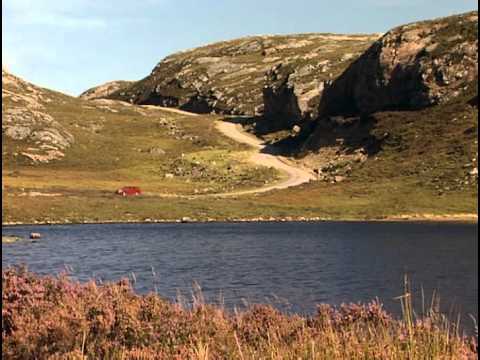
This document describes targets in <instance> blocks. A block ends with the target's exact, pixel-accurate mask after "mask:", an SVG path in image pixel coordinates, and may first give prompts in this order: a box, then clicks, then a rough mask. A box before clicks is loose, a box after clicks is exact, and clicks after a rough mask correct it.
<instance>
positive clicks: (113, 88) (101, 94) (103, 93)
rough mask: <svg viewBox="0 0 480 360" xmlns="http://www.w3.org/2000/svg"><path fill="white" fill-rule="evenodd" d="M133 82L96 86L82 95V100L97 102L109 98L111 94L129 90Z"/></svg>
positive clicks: (112, 82)
mask: <svg viewBox="0 0 480 360" xmlns="http://www.w3.org/2000/svg"><path fill="white" fill-rule="evenodd" d="M133 83H134V82H133V81H121V80H119V81H110V82H108V83H105V84H102V85H99V86H95V87H93V88H91V89H88V90H86V91H84V92H83V93H81V94H80V96H79V97H80V98H81V99H84V100H95V99H104V98H108V97H109V96H110V95H111V94H113V93H115V92H117V91H121V90H123V89H126V88H128V87H129V86H131V85H132V84H133Z"/></svg>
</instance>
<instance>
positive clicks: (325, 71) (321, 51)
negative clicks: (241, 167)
mask: <svg viewBox="0 0 480 360" xmlns="http://www.w3.org/2000/svg"><path fill="white" fill-rule="evenodd" d="M377 38H378V35H333V34H301V35H289V36H253V37H248V38H243V39H237V40H231V41H225V42H220V43H215V44H211V45H207V46H203V47H200V48H196V49H192V50H188V51H183V52H180V53H176V54H173V55H171V56H168V57H167V58H165V59H164V60H162V61H161V62H160V63H159V64H158V65H157V66H156V67H155V68H154V69H153V70H152V72H151V74H150V75H148V76H147V77H146V78H145V79H143V80H141V81H139V82H136V83H134V84H133V85H132V86H130V87H129V88H126V89H122V90H119V91H117V92H115V93H113V94H111V95H110V96H108V97H109V98H112V99H119V100H125V101H129V102H131V103H135V104H150V105H162V106H173V107H178V108H180V109H183V110H187V111H192V112H197V113H210V112H216V113H220V114H233V115H248V116H253V115H255V114H261V113H263V88H264V86H265V85H266V84H267V81H268V79H266V77H265V75H266V73H267V72H269V71H272V72H275V71H278V70H279V69H280V68H281V69H282V71H283V69H286V68H295V69H296V73H295V76H291V81H293V82H294V83H295V84H296V85H297V92H298V93H299V96H300V97H302V99H303V101H304V102H305V106H304V107H303V108H304V110H305V111H308V109H307V107H308V106H307V103H309V101H312V105H313V103H314V102H315V99H314V98H315V96H316V95H318V89H319V88H321V86H322V83H323V82H324V81H327V80H328V79H333V78H335V77H336V76H338V75H339V74H340V73H341V72H342V71H343V70H345V69H346V67H347V66H348V65H349V64H350V63H351V62H352V61H353V60H354V59H355V58H356V57H358V56H359V55H360V54H361V53H362V52H363V51H364V50H365V49H366V48H367V47H368V46H369V45H370V44H371V43H372V42H373V41H374V40H375V39H377Z"/></svg>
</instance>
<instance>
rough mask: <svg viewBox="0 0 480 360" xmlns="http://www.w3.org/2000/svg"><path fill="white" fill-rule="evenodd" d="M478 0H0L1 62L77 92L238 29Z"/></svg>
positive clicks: (406, 17)
mask: <svg viewBox="0 0 480 360" xmlns="http://www.w3.org/2000/svg"><path fill="white" fill-rule="evenodd" d="M477 9H478V3H477V0H361V1H359V0H295V1H292V0H181V1H179V0H136V1H131V0H101V1H99V0H2V65H3V66H4V67H6V68H7V69H8V70H9V71H10V72H12V73H13V74H15V75H18V76H20V77H22V78H24V79H25V80H28V81H30V82H33V83H35V84H37V85H40V86H44V87H48V88H51V89H54V90H58V91H62V92H65V93H67V94H70V95H79V94H80V93H81V92H83V91H84V90H86V89H88V88H90V87H92V86H96V85H99V84H102V83H104V82H107V81H111V80H138V79H141V78H143V77H145V76H147V75H148V74H149V73H150V72H151V70H152V69H153V68H154V66H155V65H156V64H157V63H158V62H159V61H160V60H162V59H163V58H164V57H165V56H167V55H170V54H172V53H174V52H176V51H179V50H185V49H190V48H193V47H197V46H201V45H204V44H208V43H212V42H215V41H221V40H228V39H234V38H238V37H242V36H247V35H260V34H291V33H313V32H330V33H378V32H386V31H388V30H389V29H390V28H392V27H395V26H398V25H402V24H405V23H409V22H413V21H418V20H424V19H430V18H436V17H440V16H447V15H451V14H457V13H462V12H466V11H471V10H477Z"/></svg>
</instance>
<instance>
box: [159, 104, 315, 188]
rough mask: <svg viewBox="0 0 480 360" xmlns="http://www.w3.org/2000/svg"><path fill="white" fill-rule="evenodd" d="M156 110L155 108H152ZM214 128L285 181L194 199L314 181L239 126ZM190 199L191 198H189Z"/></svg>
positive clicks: (310, 174)
mask: <svg viewBox="0 0 480 360" xmlns="http://www.w3.org/2000/svg"><path fill="white" fill-rule="evenodd" d="M152 108H156V109H158V107H157V106H155V107H152ZM161 109H162V110H165V111H169V112H173V113H177V114H181V115H186V116H198V114H194V113H189V112H186V111H182V110H179V109H174V108H161ZM215 126H216V128H217V129H218V131H220V132H221V133H222V134H223V135H225V136H227V137H229V138H230V139H232V140H235V141H237V142H239V143H243V144H246V145H249V146H251V147H252V148H253V153H252V155H251V157H250V159H249V161H250V162H251V163H253V164H255V165H259V166H266V167H272V168H274V169H277V170H278V171H280V172H281V173H282V174H285V175H286V179H285V180H282V181H279V182H276V183H274V184H272V185H269V186H264V187H261V188H256V189H250V190H239V191H233V192H229V193H221V194H209V195H198V196H195V197H205V196H214V197H229V196H240V195H250V194H259V193H265V192H268V191H272V190H281V189H286V188H289V187H293V186H299V185H302V184H305V183H308V182H309V181H310V180H314V179H315V175H314V174H313V172H311V171H310V170H308V169H304V168H301V167H299V166H297V165H296V164H294V163H293V162H291V161H289V160H288V159H286V158H284V157H281V156H277V155H272V154H268V153H266V152H265V148H266V146H265V144H264V143H263V142H262V140H260V139H259V138H257V137H255V136H253V135H251V134H249V133H247V132H245V131H244V130H243V128H242V126H241V125H239V124H234V123H231V122H228V121H216V123H215ZM190 197H191V196H190Z"/></svg>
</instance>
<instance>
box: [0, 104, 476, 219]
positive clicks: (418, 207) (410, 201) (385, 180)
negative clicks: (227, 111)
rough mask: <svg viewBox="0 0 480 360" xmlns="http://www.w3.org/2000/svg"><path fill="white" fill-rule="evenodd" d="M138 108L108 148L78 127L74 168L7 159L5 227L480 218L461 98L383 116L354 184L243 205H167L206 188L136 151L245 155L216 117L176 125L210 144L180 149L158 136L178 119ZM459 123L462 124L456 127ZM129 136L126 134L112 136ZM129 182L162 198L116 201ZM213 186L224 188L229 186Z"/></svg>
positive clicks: (470, 130) (470, 133)
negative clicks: (171, 175)
mask: <svg viewBox="0 0 480 360" xmlns="http://www.w3.org/2000/svg"><path fill="white" fill-rule="evenodd" d="M70 106H71V105H70ZM132 109H133V107H129V108H128V110H127V111H126V112H125V113H122V114H114V113H109V112H108V111H107V112H105V113H104V114H103V115H102V116H106V118H107V119H110V121H112V123H111V124H110V125H108V121H107V122H106V124H105V129H106V130H103V131H102V132H101V134H102V133H103V135H101V134H98V135H96V136H98V137H99V139H103V140H102V141H99V140H97V141H93V140H92V137H91V135H88V136H87V135H86V132H85V130H82V129H81V128H79V130H78V131H77V132H76V133H75V136H76V137H77V142H76V145H74V147H73V148H72V149H71V153H70V155H69V156H67V158H66V159H65V161H60V162H57V163H53V164H50V165H42V166H33V167H32V166H26V165H21V164H9V163H8V162H7V166H6V167H5V168H4V171H3V179H4V184H5V185H7V186H9V188H7V191H5V192H4V197H3V208H4V217H3V221H4V222H5V221H7V222H10V221H22V222H29V223H31V222H34V221H58V220H60V221H64V220H68V221H72V222H81V221H105V220H117V221H143V220H145V219H168V220H175V219H179V218H181V217H184V216H188V217H192V218H196V219H199V220H207V219H216V220H225V219H240V218H258V217H263V218H269V217H284V218H286V217H293V218H301V217H321V218H333V219H381V218H385V217H391V216H396V215H402V214H437V215H441V214H445V215H449V214H450V215H452V214H458V213H475V212H476V211H477V196H476V195H477V187H476V182H475V181H471V180H469V182H470V184H469V185H465V184H463V185H460V184H459V183H458V181H457V180H458V179H462V182H464V181H466V180H465V177H466V174H468V172H469V171H470V170H471V167H467V168H463V165H464V164H468V163H471V160H472V159H473V158H474V157H475V156H476V150H475V149H476V144H475V141H476V140H475V138H476V130H477V124H478V113H477V111H476V109H474V108H471V107H465V106H464V104H463V103H462V102H461V101H460V103H453V104H450V105H447V106H442V107H438V108H432V109H427V110H424V111H423V112H421V113H418V112H410V113H408V112H405V113H402V112H396V113H381V114H377V115H376V117H377V122H376V127H375V129H374V130H373V131H374V132H377V133H380V134H383V133H384V132H385V131H389V133H390V134H391V135H390V137H389V139H388V140H386V142H385V144H384V145H383V151H381V152H380V153H379V154H377V157H376V159H375V157H372V158H370V159H369V160H367V162H366V163H364V164H363V165H358V168H356V169H355V171H354V172H353V175H352V177H351V178H350V179H348V180H347V181H345V182H342V183H338V184H330V183H325V182H316V183H311V184H308V185H303V186H300V187H298V188H292V189H287V190H283V191H274V192H271V193H267V194H261V195H256V196H245V197H241V198H237V199H235V198H232V199H215V198H203V199H198V198H197V199H195V198H192V199H181V198H168V199H167V198H163V197H160V196H158V194H157V195H155V194H154V193H158V192H162V193H163V192H169V191H171V192H184V193H189V192H190V193H191V191H192V188H193V187H200V186H199V184H201V183H188V182H186V181H185V180H186V179H176V180H169V181H166V180H165V178H164V175H163V172H162V171H161V167H162V166H168V161H169V160H167V163H166V164H164V163H163V162H162V161H159V160H158V159H150V158H149V157H148V156H147V155H146V154H144V153H138V152H132V151H130V150H131V148H132V147H142V148H148V147H151V146H161V147H162V148H163V149H165V150H166V151H167V153H168V154H169V156H168V158H176V157H179V156H181V154H180V152H184V153H186V154H187V155H186V156H187V158H191V157H193V156H195V157H196V158H198V159H200V158H201V157H203V158H204V159H206V162H211V160H212V159H216V161H217V162H219V163H220V162H221V161H220V160H219V155H222V154H223V155H227V154H228V152H229V151H231V150H232V149H235V150H241V149H239V148H237V146H236V145H234V144H231V143H230V142H229V141H228V140H226V139H223V138H221V137H220V136H219V135H218V134H216V133H215V131H210V130H212V129H211V122H210V121H209V120H208V119H197V118H185V117H183V118H182V117H179V118H177V120H178V123H180V124H181V125H182V127H184V129H185V131H188V132H189V133H191V134H197V135H202V141H203V142H204V143H203V147H202V146H194V145H192V144H191V143H190V142H185V143H184V142H175V141H172V140H171V139H170V138H169V137H162V136H158V137H157V136H151V132H152V130H153V129H156V128H155V126H156V125H155V124H157V122H158V116H160V117H162V118H170V117H178V115H172V114H167V113H163V112H162V111H156V112H154V113H152V114H151V115H150V116H151V117H148V116H142V117H139V115H138V113H136V112H134V111H133V110H132ZM57 111H60V109H57ZM61 111H64V112H65V116H66V117H67V118H70V117H71V116H72V114H75V116H78V119H77V120H76V121H75V122H78V123H82V124H85V125H86V122H87V120H86V119H91V118H92V115H93V114H94V113H90V114H89V113H88V112H89V111H92V112H93V111H94V110H93V109H92V110H88V109H87V110H85V111H86V113H83V114H82V113H78V112H73V111H72V109H68V108H62V110H61ZM95 111H98V110H95ZM87 114H89V115H88V116H87ZM96 115H97V116H98V115H99V114H98V113H97V114H96ZM57 116H59V115H58V114H57ZM419 118H421V119H422V121H419V120H418V119H419ZM455 118H456V119H457V120H454V121H452V120H453V119H455ZM439 120H441V121H439ZM72 123H73V121H72ZM140 124H141V126H139V125H140ZM119 125H121V126H119ZM72 131H73V130H72ZM160 131H161V130H160ZM120 134H122V137H119V136H112V135H120ZM149 134H150V135H149ZM125 135H127V136H126V137H125ZM82 136H84V137H85V138H84V139H83V140H82ZM95 138H96V137H95ZM459 144H461V146H459ZM465 144H469V146H468V147H465V146H464V145H465ZM180 145H181V146H182V147H181V148H180V147H179V146H180ZM211 147H213V149H212V148H211ZM74 154H75V155H74ZM98 154H102V156H98ZM125 154H128V156H127V155H125ZM200 154H201V155H200ZM70 156H71V158H69V157H70ZM117 157H118V158H120V160H119V161H116V158H117ZM226 158H227V159H231V157H228V156H227V157H226ZM141 159H143V160H141ZM140 160H141V161H140ZM118 164H121V165H120V166H119V165H118ZM459 164H460V165H459ZM473 166H474V165H473V164H472V167H473ZM239 176H241V175H239ZM252 177H253V175H252ZM230 180H231V179H230ZM127 183H128V184H139V185H141V186H142V187H144V188H145V190H147V191H151V192H153V193H152V194H151V195H150V196H145V197H140V198H128V199H124V198H120V197H117V196H114V195H112V190H114V189H116V188H117V187H119V186H122V185H125V184H127ZM438 184H440V185H441V187H440V188H437V186H438ZM204 185H205V186H206V185H207V184H204ZM250 185H252V184H250ZM208 186H217V187H219V186H220V187H221V183H218V184H208ZM24 189H30V190H41V191H43V192H55V193H62V194H63V196H59V197H34V198H32V197H28V196H18V195H19V193H21V192H23V191H24Z"/></svg>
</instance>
